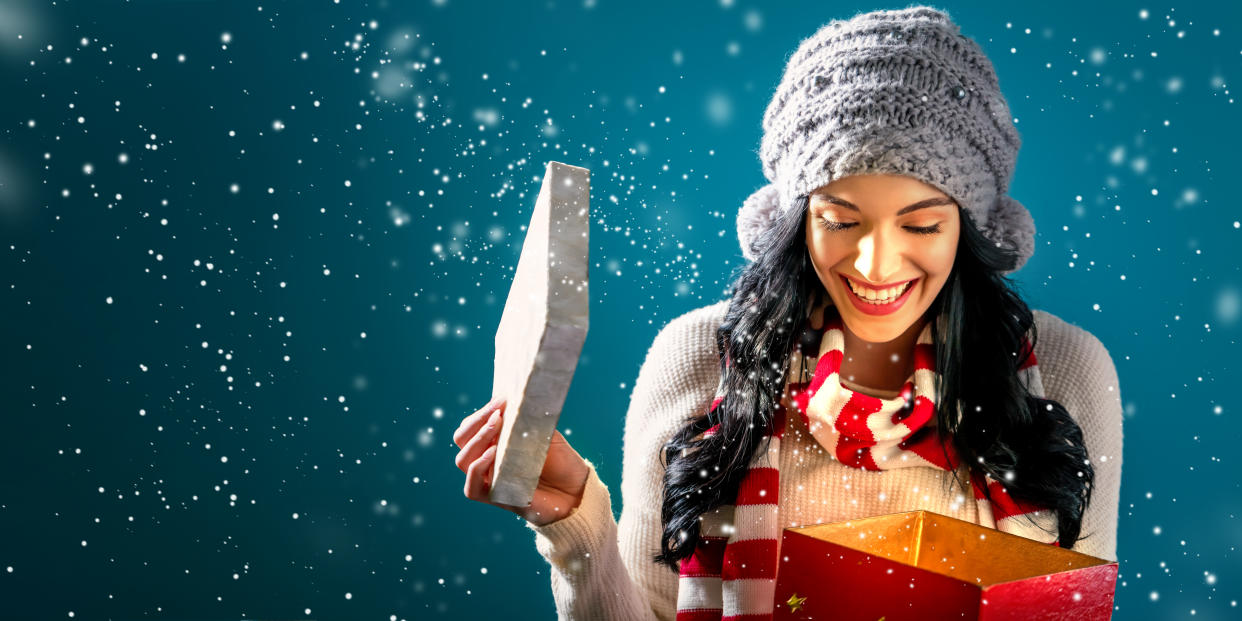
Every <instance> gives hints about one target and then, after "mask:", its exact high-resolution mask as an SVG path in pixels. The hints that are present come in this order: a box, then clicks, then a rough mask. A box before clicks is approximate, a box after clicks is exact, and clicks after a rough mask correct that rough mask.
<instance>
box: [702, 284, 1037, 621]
mask: <svg viewBox="0 0 1242 621" xmlns="http://www.w3.org/2000/svg"><path fill="white" fill-rule="evenodd" d="M823 317H824V321H823V323H821V325H822V326H823V328H822V329H821V330H815V329H814V328H812V327H811V324H810V322H809V320H808V322H807V325H806V331H805V332H804V334H807V335H808V336H810V337H812V339H815V338H818V340H819V347H818V350H817V352H816V355H815V357H816V358H817V360H816V361H815V362H814V364H813V367H814V374H813V375H812V376H811V377H810V381H803V380H806V379H807V378H806V377H805V374H804V373H801V372H800V373H799V374H798V375H797V376H793V374H792V373H791V378H790V380H789V383H788V388H787V390H788V392H789V395H790V397H791V399H792V401H793V403H794V405H795V407H796V410H797V412H798V414H799V415H800V416H801V418H802V422H803V423H804V424H805V425H806V427H807V429H808V430H809V431H810V432H811V434H812V435H814V437H815V439H816V440H817V441H818V442H819V443H820V444H821V445H822V446H823V447H824V448H826V449H828V450H829V451H830V453H831V454H832V455H833V456H834V457H835V458H836V459H837V460H838V461H840V462H841V463H843V464H846V465H848V466H853V467H855V468H861V469H864V470H892V469H896V468H908V467H915V466H923V467H933V468H940V469H942V470H947V471H956V469H957V466H958V459H957V454H956V452H955V451H954V447H953V445H952V444H951V443H949V444H947V446H946V447H945V448H946V449H948V453H949V459H948V461H946V459H945V454H944V452H943V450H942V448H941V446H940V442H939V440H938V438H937V434H936V433H935V411H936V404H935V385H936V381H937V380H938V378H937V375H936V369H935V360H936V355H935V354H936V350H935V344H934V343H933V342H932V336H931V323H930V322H928V323H927V324H926V325H925V326H924V328H923V331H922V333H920V335H919V338H918V341H917V343H916V345H915V349H914V375H913V376H912V377H911V378H910V379H907V380H906V383H905V385H903V386H902V388H901V391H900V394H899V395H898V396H897V397H894V398H892V399H882V398H877V397H872V396H870V395H865V394H862V393H859V392H855V391H853V390H851V389H849V388H846V387H844V386H842V385H841V382H840V377H839V371H840V368H841V361H842V360H843V359H844V350H845V333H844V330H843V328H842V323H841V317H840V315H839V314H838V313H837V310H836V308H835V307H833V306H832V305H831V304H829V305H828V306H827V307H825V308H824V312H823ZM942 321H943V320H942ZM943 325H944V324H943V323H942V324H941V326H943ZM821 331H822V337H820V336H818V335H819V333H820V332H821ZM941 333H942V334H943V331H941ZM810 343H811V347H813V346H814V340H811V341H810ZM1023 347H1025V348H1026V350H1027V351H1030V356H1029V357H1028V358H1027V359H1026V362H1025V363H1024V364H1023V366H1022V368H1021V369H1020V370H1019V371H1018V375H1019V379H1020V380H1021V381H1023V382H1025V384H1026V386H1027V387H1028V389H1029V391H1030V393H1031V394H1032V395H1033V396H1036V397H1043V396H1044V389H1043V384H1042V382H1041V381H1040V377H1039V369H1038V367H1037V365H1036V360H1035V353H1034V351H1032V350H1031V345H1030V341H1029V340H1027V339H1026V338H1025V337H1024V338H1023ZM808 349H810V348H808ZM808 358H809V356H808ZM806 362H807V361H806V360H804V359H803V354H802V352H801V351H799V348H795V351H794V353H793V354H792V355H791V359H790V369H796V368H797V369H800V368H803V367H804V366H805V363H806ZM723 387H724V383H723V379H722V381H721V385H720V389H719V390H718V391H717V394H716V397H715V399H714V400H713V402H712V405H711V410H712V411H714V410H715V409H716V407H717V406H718V405H720V402H721V401H722V400H723V394H722V392H723ZM785 415H786V411H785V407H784V405H783V404H781V405H778V406H777V408H776V410H775V412H774V419H773V424H772V429H770V430H769V435H770V443H769V445H768V451H767V452H766V454H761V453H763V451H756V452H755V456H754V457H753V458H752V459H751V462H750V468H749V470H748V471H747V473H746V474H745V476H744V477H743V479H742V481H741V483H740V485H739V486H738V491H737V498H736V499H735V500H734V503H733V504H732V505H722V506H721V507H718V508H717V509H714V510H712V511H709V512H708V513H706V514H704V515H703V517H702V521H701V522H700V530H699V541H698V545H697V546H696V547H695V551H694V553H693V555H692V556H690V557H687V558H685V559H683V560H682V561H681V570H680V577H679V579H678V587H677V621H704V620H707V619H710V620H712V621H730V620H737V621H758V620H760V619H771V618H772V614H773V604H774V601H773V600H774V598H775V592H776V570H777V558H779V554H780V536H781V528H780V520H779V514H778V511H777V507H778V506H779V503H780V500H779V498H778V497H779V490H780V474H779V471H778V467H779V465H780V445H781V438H782V437H783V435H784V432H785ZM719 427H720V425H719V424H717V425H715V426H713V427H711V428H710V429H708V430H707V431H706V432H704V436H707V435H710V434H714V433H716V432H717V431H718V430H719ZM761 446H762V445H761ZM970 477H971V487H972V488H973V490H974V499H975V502H976V504H977V506H978V510H979V523H980V524H981V525H983V526H987V527H989V528H994V529H997V530H999V531H1002V532H1008V533H1013V534H1017V535H1020V536H1024V537H1027V538H1030V539H1035V540H1039V541H1045V540H1047V538H1048V534H1047V532H1046V531H1044V530H1043V528H1048V526H1047V525H1048V524H1051V525H1052V526H1053V527H1054V528H1055V524H1056V517H1055V513H1054V512H1051V511H1046V510H1043V509H1042V508H1040V507H1037V506H1035V505H1030V504H1027V503H1022V502H1019V501H1017V500H1016V499H1014V498H1011V497H1010V496H1009V495H1008V494H1007V493H1006V492H1005V488H1004V487H1003V486H1002V485H1001V484H1000V482H998V481H996V480H995V479H993V478H991V477H990V476H986V475H983V474H981V473H979V472H977V471H975V470H973V469H972V470H971V474H970ZM985 486H986V487H987V490H988V492H990V494H991V501H989V500H988V498H987V496H985V494H984V487H985ZM1027 514H1029V515H1027ZM1027 517H1030V518H1039V519H1037V520H1036V522H1037V523H1036V524H1034V525H1033V524H1031V523H1030V522H1029V521H1028V520H1027V519H1026V518H1027ZM1039 522H1043V525H1042V528H1041V525H1040V524H1039ZM1053 543H1054V544H1055V542H1053Z"/></svg>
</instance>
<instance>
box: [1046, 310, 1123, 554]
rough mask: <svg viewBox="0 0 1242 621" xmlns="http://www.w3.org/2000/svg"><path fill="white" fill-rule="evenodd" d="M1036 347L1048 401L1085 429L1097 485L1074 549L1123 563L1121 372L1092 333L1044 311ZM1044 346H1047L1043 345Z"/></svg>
mask: <svg viewBox="0 0 1242 621" xmlns="http://www.w3.org/2000/svg"><path fill="white" fill-rule="evenodd" d="M1041 314H1042V315H1044V319H1045V321H1044V323H1043V325H1041V326H1040V328H1041V330H1040V333H1039V342H1037V343H1036V348H1037V349H1039V350H1040V351H1041V353H1037V354H1036V356H1037V359H1038V363H1039V367H1040V375H1041V376H1042V378H1043V382H1044V388H1045V391H1046V392H1047V394H1048V398H1050V399H1054V400H1056V401H1058V402H1059V403H1060V404H1061V405H1063V406H1065V409H1066V410H1067V411H1069V413H1070V416H1072V417H1073V418H1074V420H1075V421H1076V422H1077V423H1078V425H1079V427H1081V428H1082V435H1083V442H1084V443H1085V444H1086V447H1087V457H1088V458H1089V459H1090V460H1091V465H1092V467H1093V468H1094V469H1095V487H1094V489H1093V490H1092V492H1091V500H1090V501H1089V502H1088V504H1087V509H1086V511H1085V512H1084V514H1083V519H1082V530H1081V532H1080V534H1079V540H1078V541H1077V542H1076V543H1075V544H1074V546H1073V549H1074V550H1076V551H1078V552H1082V553H1084V554H1090V555H1091V556H1095V557H1098V558H1102V559H1106V560H1110V561H1115V560H1117V518H1118V512H1119V510H1120V503H1121V453H1122V406H1121V386H1120V382H1119V381H1118V377H1117V368H1116V366H1115V365H1114V364H1113V360H1112V357H1111V356H1109V353H1108V350H1107V349H1105V347H1104V344H1103V343H1101V342H1100V340H1099V339H1098V338H1096V337H1095V336H1094V335H1093V334H1091V333H1090V332H1087V331H1086V330H1084V329H1082V328H1080V327H1078V326H1075V325H1072V324H1069V323H1066V322H1065V321H1063V320H1061V319H1060V318H1058V317H1056V316H1054V315H1050V314H1047V313H1042V311H1041ZM1040 343H1043V345H1042V346H1041V345H1040Z"/></svg>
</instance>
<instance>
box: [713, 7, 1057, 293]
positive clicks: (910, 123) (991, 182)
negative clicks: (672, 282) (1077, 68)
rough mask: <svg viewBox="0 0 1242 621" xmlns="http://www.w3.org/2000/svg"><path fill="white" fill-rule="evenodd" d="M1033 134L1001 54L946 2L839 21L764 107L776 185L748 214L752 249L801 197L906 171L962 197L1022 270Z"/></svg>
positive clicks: (798, 59) (751, 252)
mask: <svg viewBox="0 0 1242 621" xmlns="http://www.w3.org/2000/svg"><path fill="white" fill-rule="evenodd" d="M1020 146H1021V139H1020V137H1019V135H1018V131H1017V128H1016V127H1014V122H1013V119H1012V116H1011V115H1010V112H1009V105H1008V103H1007V102H1006V101H1005V98H1004V96H1003V95H1002V94H1001V91H1000V85H999V83H998V81H997V77H996V73H995V71H994V70H993V67H992V63H991V62H990V61H989V60H988V58H987V56H986V55H985V54H984V52H983V50H982V49H981V48H980V47H979V45H978V44H977V43H975V42H974V41H973V40H971V39H969V38H967V37H966V36H964V35H962V34H961V32H960V30H959V28H958V26H957V25H955V24H954V23H953V22H952V21H951V20H950V19H949V16H948V14H946V13H945V12H943V11H940V10H937V9H934V8H930V7H925V6H919V7H911V8H906V9H901V10H894V11H873V12H870V13H864V14H860V15H857V16H855V17H853V18H851V19H848V20H834V21H832V22H829V23H828V24H826V25H824V26H823V27H821V28H820V29H819V30H817V31H816V32H815V34H813V35H812V36H810V37H809V38H807V39H805V40H803V41H802V43H801V44H800V45H799V46H798V48H797V50H796V51H795V52H794V53H793V55H792V56H791V57H790V59H789V61H788V63H787V65H786V66H785V72H784V75H783V76H782V78H781V81H780V83H779V85H778V86H777V88H776V93H775V95H774V96H773V98H772V100H771V102H770V103H769V104H768V107H767V110H766V111H765V113H764V116H763V138H762V141H761V144H760V149H759V156H760V160H761V161H762V164H763V175H764V177H766V178H767V180H768V182H769V183H768V184H767V185H765V186H763V187H761V188H759V189H758V190H757V191H755V192H754V193H753V194H752V195H751V196H750V197H749V198H747V199H746V201H744V203H743V205H742V208H741V209H740V210H739V212H738V217H737V227H738V241H739V242H740V244H741V246H742V254H743V255H744V256H745V257H746V258H747V259H748V260H751V261H753V260H755V258H756V257H758V256H759V255H760V254H761V253H762V252H763V249H764V248H765V247H766V243H765V242H766V240H765V239H764V235H763V233H764V232H765V231H767V230H768V227H769V226H770V225H771V223H772V222H773V221H774V220H776V218H777V217H778V216H779V214H781V213H783V212H785V211H788V210H791V209H793V208H794V207H795V204H796V201H797V198H798V197H800V196H804V195H806V194H809V193H810V192H811V191H813V190H815V189H817V188H820V187H823V186H824V185H827V184H828V183H831V182H832V181H833V180H835V179H840V178H842V177H848V176H850V175H856V174H877V173H885V174H899V175H908V176H911V177H915V178H917V179H919V180H921V181H923V182H925V183H928V184H930V185H933V186H935V187H937V188H939V189H940V190H941V191H942V192H944V193H945V194H947V195H949V196H950V197H952V198H953V199H954V200H955V201H957V203H958V205H959V206H960V207H961V208H962V210H964V211H965V212H966V213H967V214H969V215H970V217H971V218H972V219H973V220H974V222H975V224H976V225H977V226H978V227H979V228H980V230H982V231H983V233H984V235H985V236H987V238H988V239H990V240H991V241H993V242H994V243H996V244H997V245H999V246H1001V247H1004V248H1006V249H1008V250H1009V251H1010V252H1012V253H1013V255H1014V257H1015V263H1014V265H1013V266H1012V267H1011V268H1010V269H1008V270H1006V272H1013V271H1016V270H1018V269H1020V268H1021V267H1022V266H1023V265H1024V264H1025V263H1026V260H1027V259H1028V258H1030V256H1031V254H1033V253H1034V251H1035V222H1034V220H1032V218H1031V215H1030V213H1029V212H1028V211H1027V209H1026V208H1025V207H1023V206H1022V205H1021V204H1020V203H1018V202H1017V201H1016V200H1014V199H1013V198H1011V197H1009V196H1007V195H1006V192H1008V190H1009V183H1010V180H1011V178H1012V177H1013V171H1014V166H1015V163H1016V160H1017V155H1018V148H1019V147H1020Z"/></svg>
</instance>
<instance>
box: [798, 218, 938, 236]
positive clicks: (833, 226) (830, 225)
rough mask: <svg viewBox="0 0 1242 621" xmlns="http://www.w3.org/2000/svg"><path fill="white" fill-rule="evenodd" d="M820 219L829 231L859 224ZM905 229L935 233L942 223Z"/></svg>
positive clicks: (923, 233) (919, 233)
mask: <svg viewBox="0 0 1242 621" xmlns="http://www.w3.org/2000/svg"><path fill="white" fill-rule="evenodd" d="M819 221H820V222H822V223H823V225H824V228H825V229H828V230H829V231H844V230H845V229H849V228H853V227H855V226H857V225H858V223H857V222H833V221H832V220H825V219H824V218H820V219H819ZM905 229H906V230H907V231H910V232H911V233H915V234H917V235H935V234H936V233H939V232H940V225H939V224H935V225H932V226H907V227H905Z"/></svg>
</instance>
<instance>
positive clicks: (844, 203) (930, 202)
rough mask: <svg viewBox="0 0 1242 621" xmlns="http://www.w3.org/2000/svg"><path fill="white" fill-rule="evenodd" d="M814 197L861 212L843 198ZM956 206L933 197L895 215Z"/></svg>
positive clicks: (907, 207) (946, 200) (905, 208)
mask: <svg viewBox="0 0 1242 621" xmlns="http://www.w3.org/2000/svg"><path fill="white" fill-rule="evenodd" d="M816 196H819V197H821V198H823V199H824V200H826V201H828V202H830V203H832V204H834V205H840V206H842V207H845V208H846V209H850V210H853V211H857V212H860V213H861V211H862V210H860V209H859V208H858V205H855V204H854V203H851V202H849V201H847V200H845V199H844V198H840V197H837V196H833V195H831V194H816ZM956 204H957V203H955V202H953V199H951V198H949V197H947V196H933V197H931V198H925V199H923V200H921V201H919V202H917V203H914V204H913V205H906V206H905V207H902V208H901V210H900V211H898V212H897V215H899V216H904V215H906V214H908V213H910V212H911V211H918V210H919V209H924V208H927V207H939V206H941V205H956Z"/></svg>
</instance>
